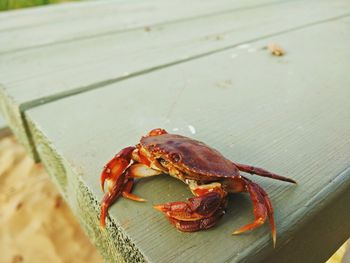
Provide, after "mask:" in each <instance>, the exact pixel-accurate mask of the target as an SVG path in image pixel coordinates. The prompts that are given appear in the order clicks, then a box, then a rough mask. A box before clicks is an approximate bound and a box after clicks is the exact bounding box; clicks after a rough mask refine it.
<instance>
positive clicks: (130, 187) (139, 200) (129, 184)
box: [122, 178, 146, 202]
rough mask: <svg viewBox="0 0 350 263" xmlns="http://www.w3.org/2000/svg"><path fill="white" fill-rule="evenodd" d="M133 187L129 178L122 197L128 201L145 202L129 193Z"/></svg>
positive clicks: (132, 182) (132, 180) (132, 181)
mask: <svg viewBox="0 0 350 263" xmlns="http://www.w3.org/2000/svg"><path fill="white" fill-rule="evenodd" d="M133 186H134V179H132V178H129V180H128V181H127V183H126V184H125V186H124V189H123V192H122V195H123V197H125V198H127V199H130V200H133V201H137V202H146V199H143V198H141V197H139V196H137V195H134V194H132V193H131V190H132V187H133Z"/></svg>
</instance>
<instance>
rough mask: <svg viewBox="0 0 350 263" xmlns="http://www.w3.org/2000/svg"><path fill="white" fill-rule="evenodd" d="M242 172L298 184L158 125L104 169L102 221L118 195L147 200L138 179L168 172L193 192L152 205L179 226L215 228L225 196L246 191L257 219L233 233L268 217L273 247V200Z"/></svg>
mask: <svg viewBox="0 0 350 263" xmlns="http://www.w3.org/2000/svg"><path fill="white" fill-rule="evenodd" d="M240 171H242V172H247V173H251V174H256V175H260V176H264V177H270V178H273V179H277V180H281V181H286V182H290V183H296V182H295V181H294V180H292V179H289V178H286V177H283V176H279V175H277V174H274V173H271V172H269V171H266V170H264V169H261V168H257V167H253V166H250V165H245V164H239V163H235V162H232V161H230V160H228V159H226V158H225V157H224V156H223V155H222V154H220V153H219V152H218V151H217V150H215V149H213V148H211V147H209V146H207V145H206V144H204V143H202V142H200V141H196V140H194V139H191V138H188V137H185V136H181V135H175V134H168V133H167V132H166V131H165V130H163V129H154V130H152V131H150V132H149V133H148V134H147V135H146V136H144V137H142V138H141V140H140V143H139V144H137V145H136V147H134V146H131V147H127V148H124V149H123V150H121V151H120V152H119V153H118V154H117V155H116V156H115V157H114V158H113V159H112V160H111V161H109V162H108V163H107V165H106V166H105V167H104V169H103V171H102V174H101V187H102V190H104V185H105V183H106V184H107V185H108V191H107V192H106V193H105V195H104V197H103V200H102V202H101V214H100V225H101V226H102V227H104V226H105V218H106V215H107V211H108V208H109V207H110V205H111V204H112V203H113V202H114V201H115V200H116V199H117V198H118V197H120V195H122V196H123V197H125V198H129V199H132V200H135V201H141V202H142V201H145V200H144V199H142V198H140V197H138V196H135V195H133V194H132V193H131V190H132V187H133V184H134V179H135V178H144V177H149V176H154V175H158V174H162V173H165V174H169V175H171V176H173V177H175V178H177V179H179V180H181V181H183V182H184V183H185V184H187V185H188V186H189V187H190V189H191V191H192V193H193V194H194V195H195V197H192V198H189V199H188V200H187V201H185V202H171V203H166V204H161V205H156V206H154V208H155V209H157V210H159V211H161V212H163V213H164V214H165V215H166V217H167V218H168V219H169V221H170V222H171V223H172V224H173V225H174V226H175V227H176V228H177V229H179V230H181V231H186V232H194V231H199V230H204V229H208V228H210V227H212V226H214V225H215V224H216V223H217V222H218V221H219V219H220V218H221V217H222V216H223V215H224V214H225V209H226V206H227V195H228V194H229V193H240V192H248V193H249V195H250V199H251V201H252V203H253V207H254V210H253V212H254V216H255V220H254V221H253V222H252V223H250V224H247V225H246V226H243V227H242V228H240V229H238V230H236V231H234V232H233V234H240V233H243V232H245V231H247V230H252V229H254V228H256V227H259V226H261V225H262V224H264V223H265V221H266V219H267V218H268V219H269V221H270V225H271V230H272V239H273V245H274V246H275V243H276V227H275V222H274V217H273V208H272V205H271V201H270V199H269V197H268V195H267V194H266V192H265V191H264V190H263V189H262V188H261V187H260V186H259V185H258V184H256V183H254V182H252V181H251V180H249V179H248V178H246V177H244V176H242V175H240Z"/></svg>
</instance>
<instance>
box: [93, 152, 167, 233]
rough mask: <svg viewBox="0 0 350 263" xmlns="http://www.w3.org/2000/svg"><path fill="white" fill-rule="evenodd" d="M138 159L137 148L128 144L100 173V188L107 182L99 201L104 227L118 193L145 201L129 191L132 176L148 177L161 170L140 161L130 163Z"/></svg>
mask: <svg viewBox="0 0 350 263" xmlns="http://www.w3.org/2000/svg"><path fill="white" fill-rule="evenodd" d="M135 159H137V160H135ZM139 159H140V154H139V153H138V150H137V149H136V148H135V147H133V146H130V147H127V148H124V149H123V150H121V151H120V152H119V153H118V154H117V155H116V156H115V157H114V158H113V159H112V160H110V161H109V162H108V163H107V164H106V166H105V167H104V169H103V171H102V173H101V177H100V183H101V188H102V190H104V186H105V184H107V191H106V193H105V195H104V197H103V199H102V202H101V211H100V225H101V227H104V226H105V224H106V222H105V220H106V216H107V212H108V209H109V207H110V206H111V205H112V203H113V202H115V201H116V200H117V199H118V198H119V197H120V195H123V197H125V198H128V199H131V200H134V201H139V202H144V201H146V200H145V199H143V198H140V197H138V196H136V195H134V194H132V193H131V190H132V187H133V185H134V178H137V177H149V176H153V175H158V174H160V173H161V172H160V171H156V170H154V169H152V168H150V167H148V166H147V165H145V164H142V163H136V164H132V165H130V163H131V162H132V161H139ZM129 165H130V166H129Z"/></svg>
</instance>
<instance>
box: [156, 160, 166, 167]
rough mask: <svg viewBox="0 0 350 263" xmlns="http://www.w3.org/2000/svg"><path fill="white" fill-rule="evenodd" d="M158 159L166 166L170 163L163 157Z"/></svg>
mask: <svg viewBox="0 0 350 263" xmlns="http://www.w3.org/2000/svg"><path fill="white" fill-rule="evenodd" d="M157 161H158V162H159V163H160V164H161V165H163V166H166V165H167V164H168V162H167V161H165V160H164V159H163V158H158V159H157Z"/></svg>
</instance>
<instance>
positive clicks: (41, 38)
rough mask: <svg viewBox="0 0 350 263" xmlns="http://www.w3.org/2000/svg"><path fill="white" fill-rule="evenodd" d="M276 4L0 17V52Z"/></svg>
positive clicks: (128, 5)
mask: <svg viewBox="0 0 350 263" xmlns="http://www.w3.org/2000/svg"><path fill="white" fill-rule="evenodd" d="M284 1H285V0H284ZM280 2H283V1H282V0H262V1H256V0H246V1H230V0H217V1H215V2H213V1H209V0H204V1H199V0H194V1H191V2H190V3H189V2H188V1H185V0H179V1H170V0H168V1H164V0H154V1H140V0H136V1H127V0H117V1H111V0H108V1H88V2H80V3H66V4H62V5H55V6H48V7H42V8H31V9H27V10H19V11H11V12H6V13H0V53H8V52H14V51H20V50H23V49H28V48H33V47H38V46H39V47H42V46H47V45H51V44H56V43H57V42H67V41H73V40H76V39H81V38H83V39H84V38H91V37H95V36H99V35H107V34H111V33H115V32H120V31H125V30H132V29H135V28H139V27H141V28H144V27H145V26H152V25H154V24H163V23H169V22H170V23H171V22H172V21H181V20H188V19H193V18H194V17H201V16H213V15H216V14H220V13H226V12H229V11H234V10H240V9H249V8H251V7H254V6H264V5H270V4H275V3H280Z"/></svg>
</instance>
